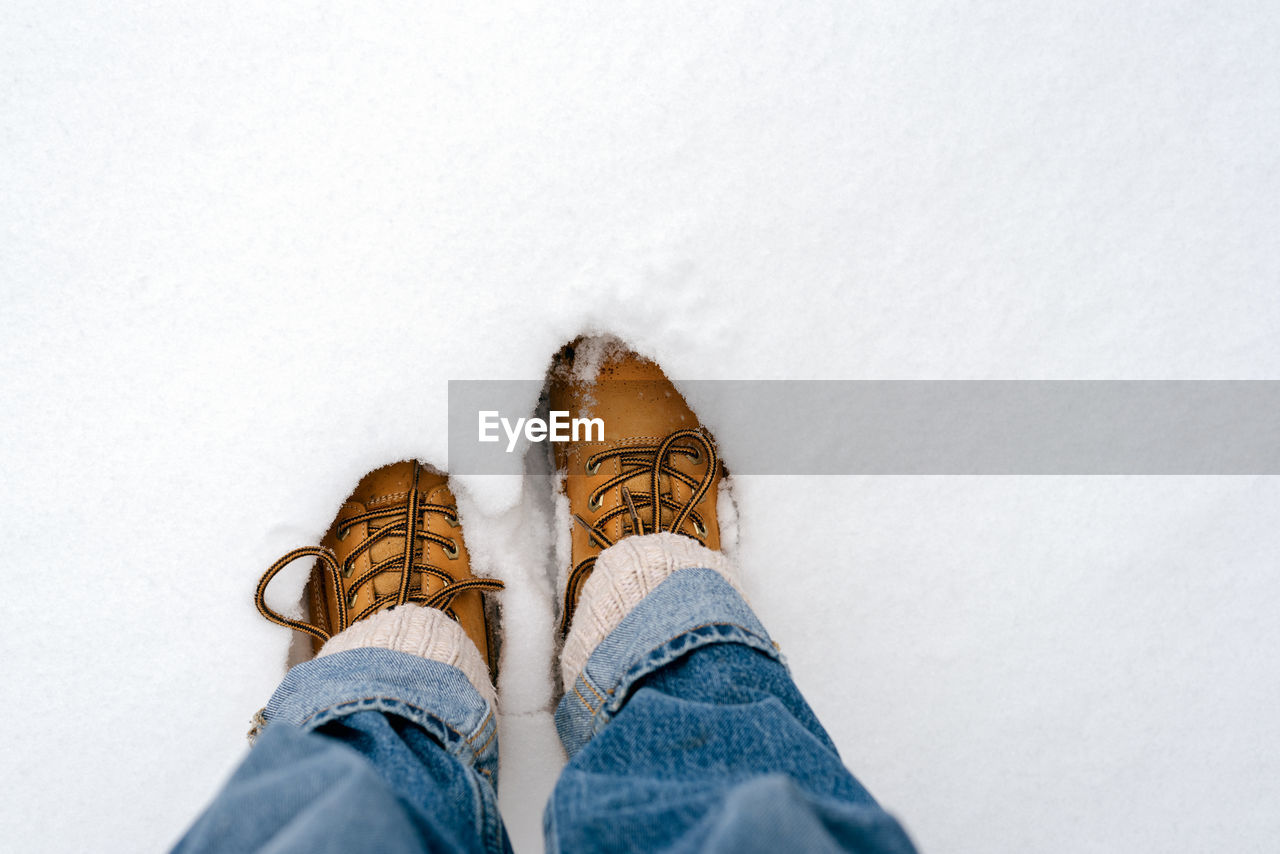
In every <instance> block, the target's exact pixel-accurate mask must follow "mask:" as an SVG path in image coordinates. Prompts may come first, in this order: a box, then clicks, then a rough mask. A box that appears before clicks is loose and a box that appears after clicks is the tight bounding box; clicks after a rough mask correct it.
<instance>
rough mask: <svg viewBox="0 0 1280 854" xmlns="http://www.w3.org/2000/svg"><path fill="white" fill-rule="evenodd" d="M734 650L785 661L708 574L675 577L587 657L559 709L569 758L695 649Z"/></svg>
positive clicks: (717, 577) (736, 599)
mask: <svg viewBox="0 0 1280 854" xmlns="http://www.w3.org/2000/svg"><path fill="white" fill-rule="evenodd" d="M716 643H738V644H742V645H744V646H749V647H751V648H753V649H757V650H760V651H761V652H763V653H764V654H765V655H768V656H769V657H771V658H774V659H776V660H777V661H779V662H782V656H781V654H780V653H779V652H778V647H777V645H776V644H775V643H774V642H773V641H772V640H771V639H770V637H769V634H768V632H766V631H765V630H764V626H763V625H761V624H760V620H759V618H757V617H756V615H755V613H754V612H753V611H752V610H751V607H750V606H749V605H747V603H746V600H744V599H743V598H742V596H741V595H739V593H738V592H737V591H736V590H734V589H733V587H732V586H731V585H730V584H729V583H728V582H727V581H725V579H724V576H722V575H721V574H720V573H718V572H716V571H715V570H713V569H681V570H677V571H676V572H674V573H672V575H671V576H670V577H668V578H667V579H666V580H665V581H663V582H662V583H661V584H659V585H658V586H657V587H656V588H654V590H653V592H652V593H650V594H649V595H647V596H645V598H644V599H642V600H640V604H639V605H637V606H636V607H635V608H633V609H632V610H631V613H629V614H627V616H625V617H623V619H622V622H621V623H619V624H618V627H617V628H616V629H614V630H613V631H612V632H610V633H609V635H608V636H607V637H606V638H605V639H604V641H602V642H601V644H600V645H599V646H598V647H596V649H595V651H594V652H592V653H591V655H590V657H588V658H587V664H586V666H585V667H584V668H583V669H582V673H580V674H579V675H578V678H577V679H576V680H574V683H573V685H572V686H570V687H569V689H568V690H567V691H566V693H565V695H564V697H563V698H562V699H561V700H560V705H559V706H558V707H557V708H556V730H557V731H558V732H559V734H560V740H561V742H563V744H564V748H565V750H566V751H567V752H568V754H569V756H571V757H572V756H573V755H574V754H575V753H577V752H578V751H579V750H581V749H582V748H583V747H585V746H586V744H587V742H588V741H590V740H591V738H592V737H593V736H595V734H596V733H598V732H600V730H602V729H604V727H605V726H606V725H607V724H608V723H609V721H611V720H612V719H613V717H614V716H615V715H617V714H618V712H619V711H621V709H622V707H623V705H624V704H625V703H626V701H627V697H628V696H629V694H630V693H631V690H632V689H633V688H634V686H635V685H636V683H637V682H639V681H640V680H641V679H643V678H644V677H645V676H647V675H649V674H650V673H653V672H654V671H655V670H658V669H660V668H662V667H665V666H666V665H668V664H670V663H671V662H673V661H675V660H676V659H678V658H680V657H681V656H683V655H685V654H687V653H690V652H692V651H693V650H695V649H698V648H699V647H703V646H708V645H710V644H716Z"/></svg>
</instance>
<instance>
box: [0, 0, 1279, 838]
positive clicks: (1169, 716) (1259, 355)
mask: <svg viewBox="0 0 1280 854" xmlns="http://www.w3.org/2000/svg"><path fill="white" fill-rule="evenodd" d="M0 38H2V39H3V50H0V80H2V81H3V83H0V92H2V93H3V94H2V95H0V200H3V202H2V203H0V518H2V519H3V520H4V541H5V543H6V544H7V546H8V559H7V560H6V561H5V566H6V567H7V573H6V580H7V584H6V595H5V596H3V597H0V660H3V662H4V677H3V679H2V680H0V684H2V685H3V688H2V689H0V691H3V694H2V695H0V704H2V705H3V708H4V709H5V713H4V727H5V732H6V738H5V739H4V740H3V744H0V767H3V768H4V769H5V773H4V780H3V783H0V839H3V840H5V841H4V843H3V847H5V848H7V849H10V848H11V849H12V850H21V851H68V850H96V851H137V850H156V849H160V848H163V847H164V846H166V845H168V844H170V843H171V842H172V841H174V840H175V839H176V838H177V836H178V835H179V834H180V833H181V832H182V831H183V830H184V828H185V827H186V826H187V825H188V824H189V823H190V821H191V820H192V819H193V818H194V816H195V815H196V813H197V812H198V811H199V810H200V809H201V808H202V806H203V805H204V804H205V803H206V802H207V800H208V799H209V798H210V797H211V796H212V794H213V793H214V792H215V791H216V790H217V788H218V787H219V786H220V785H221V783H222V781H223V780H224V779H225V777H226V775H227V774H228V773H230V771H231V769H232V768H233V767H234V766H235V764H236V762H237V761H238V760H239V759H240V758H241V756H242V755H243V752H244V750H245V749H246V746H245V742H244V739H243V734H244V732H245V730H246V729H247V727H248V721H249V717H250V715H251V714H252V713H253V712H254V711H255V710H256V709H257V708H259V707H260V706H261V705H262V704H263V702H264V701H265V699H266V697H267V696H268V695H269V693H270V692H271V690H272V689H273V688H274V687H275V685H276V683H277V681H278V680H279V678H280V676H281V674H282V670H283V667H284V662H285V660H286V655H287V654H288V648H289V644H290V638H289V636H288V632H286V631H285V630H283V629H280V628H278V627H276V626H272V625H270V624H268V623H267V622H266V621H264V620H262V619H261V618H260V617H259V616H258V615H257V613H256V612H255V610H254V608H253V605H252V596H253V590H254V585H255V583H256V581H257V578H258V576H259V574H260V573H261V572H262V570H263V569H264V568H265V567H266V566H268V565H269V564H270V563H271V562H272V561H273V560H274V559H275V558H276V557H278V556H279V555H280V554H282V553H283V552H284V551H286V550H287V549H289V548H291V547H293V546H296V545H303V544H309V543H312V542H314V541H315V540H316V539H318V537H319V536H320V534H321V533H322V532H323V531H324V529H325V528H326V527H327V526H328V524H329V521H330V519H331V518H332V515H333V513H334V511H335V510H336V509H337V507H338V504H339V502H340V501H341V500H342V498H343V497H345V495H346V494H347V492H348V490H349V489H350V487H351V486H352V485H353V484H354V483H355V481H356V480H357V479H358V478H359V477H360V476H361V475H362V474H364V473H365V472H366V471H368V470H369V469H371V468H373V467H375V466H378V465H381V464H383V463H386V462H389V461H392V460H397V459H402V458H407V457H417V458H419V459H422V460H424V461H427V462H433V463H436V464H443V463H444V462H445V461H446V460H445V453H446V447H445V425H446V413H445V406H446V400H447V398H446V392H447V386H446V382H447V380H449V379H484V378H496V379H535V380H536V379H541V377H542V376H543V375H544V372H545V371H546V368H547V366H548V364H549V360H550V357H551V355H552V354H553V353H554V352H555V351H556V349H557V348H559V347H560V346H561V345H562V344H563V343H565V342H566V341H568V340H569V339H571V338H573V337H574V336H576V335H578V334H580V333H582V332H588V331H599V332H610V333H613V334H616V335H618V336H621V337H622V338H623V339H625V340H626V341H628V342H630V343H631V344H632V345H634V346H635V347H637V348H638V349H640V350H641V351H642V352H644V353H646V354H648V355H651V356H654V357H655V358H657V359H658V360H659V361H660V362H661V363H662V364H663V366H664V367H665V368H666V369H667V371H668V373H669V374H670V375H672V376H673V377H676V378H677V379H707V378H733V379H752V378H759V379H772V378H836V379H844V378H847V379H855V378H876V379H897V378H929V379H989V378H1049V379H1062V378H1069V379H1086V378H1125V379H1148V378H1150V379H1159V378H1171V379H1183V378H1218V379H1231V378H1258V379H1274V378H1280V346H1278V345H1277V341H1278V340H1280V339H1278V335H1280V299H1278V298H1277V286H1278V285H1280V242H1277V240H1276V235H1277V234H1280V155H1278V154H1277V152H1280V118H1278V117H1280V13H1277V10H1276V8H1275V6H1274V5H1273V4H1266V3H1256V2H1245V0H1235V2H1233V1H1232V0H1227V2H1222V3H1213V4H1203V3H1201V4H1186V3H1178V4H1121V3H1110V2H1097V1H1096V0H1079V2H1071V3H1064V4H1056V5H1053V6H1052V7H1050V6H1049V5H1047V4H1031V3H1014V2H975V3H964V4H949V3H932V2H872V3H863V4H856V5H855V4H844V3H827V2H817V3H806V4H784V3H777V2H773V3H769V2H747V3H734V4H727V3H726V4H718V5H716V6H714V7H713V6H710V5H709V4H687V3H659V2H652V0H646V2H643V3H641V2H636V3H614V4H607V5H606V4H585V3H520V4H515V5H514V6H513V7H508V6H506V5H497V4H489V3H430V4H428V3H385V4H376V5H375V4H349V5H343V4H331V3H289V2H282V3H270V4H261V3H242V2H230V3H213V4H208V3H186V4H133V5H129V6H123V7H122V6H119V5H117V6H114V7H112V8H107V7H105V6H98V5H95V4H90V3H78V4H77V3H49V2H40V3H33V2H9V3H6V4H4V5H3V8H0ZM694 402H695V405H696V401H694ZM530 406H531V407H532V401H531V402H530ZM704 415H705V416H706V417H707V418H708V419H709V420H712V421H714V418H715V416H716V413H714V412H710V413H704ZM722 451H723V453H724V455H725V457H726V460H727V461H728V463H729V465H730V466H732V461H733V448H732V447H731V446H727V447H722ZM459 481H460V482H459V484H458V491H459V493H460V500H461V507H462V513H463V520H464V524H465V525H466V535H467V537H468V542H469V543H470V544H471V546H472V548H473V549H474V551H475V553H476V555H477V563H478V565H479V567H480V568H481V569H482V571H485V572H491V573H492V574H495V575H498V576H500V577H502V578H504V579H505V580H506V581H507V583H508V585H509V589H508V591H507V593H506V594H505V595H504V598H503V613H504V620H505V626H506V630H507V633H508V634H507V643H506V645H505V651H504V671H503V674H504V675H503V679H502V684H501V685H500V692H501V701H500V702H501V705H502V711H503V714H504V718H503V723H502V732H501V736H502V749H503V765H502V793H501V797H502V802H503V804H504V807H505V810H506V817H507V821H508V825H509V828H510V830H511V832H512V835H513V838H514V841H515V844H516V847H517V850H518V851H538V850H539V846H540V844H541V843H540V825H539V821H540V815H541V809H542V805H543V802H544V800H545V797H546V795H547V793H548V792H549V790H550V787H551V785H552V784H553V782H554V777H555V773H556V771H557V765H558V763H560V762H561V761H563V760H562V756H561V754H560V751H559V747H558V745H557V743H556V741H555V735H554V731H553V729H552V725H551V707H550V702H551V697H552V672H553V668H552V662H551V661H549V660H548V658H549V656H550V651H551V649H552V646H553V645H552V641H551V635H552V630H553V625H554V604H553V597H554V593H553V589H552V588H553V582H552V581H551V580H550V579H551V576H550V575H549V574H548V573H549V572H553V571H554V569H555V567H554V566H553V564H554V563H555V562H556V561H555V560H554V557H553V556H554V554H555V553H556V551H557V545H556V544H557V542H558V535H557V533H556V532H555V531H553V530H550V528H551V527H552V524H551V522H550V520H551V519H552V518H554V515H555V512H554V505H553V502H552V500H551V498H550V496H548V495H545V494H542V495H533V494H529V492H528V491H529V490H530V489H534V488H535V487H534V486H532V485H531V484H532V483H537V482H540V481H531V482H521V480H520V479H518V478H502V477H468V478H460V479H459ZM733 490H734V498H735V500H736V504H737V506H736V511H737V513H736V515H737V519H736V524H737V527H738V533H739V543H738V549H737V554H738V558H739V560H740V561H741V564H742V569H743V571H744V574H745V583H746V586H747V590H748V593H749V594H750V595H751V596H752V598H753V601H754V603H755V604H756V605H757V607H758V610H759V611H760V613H761V615H762V617H763V619H764V621H765V623H766V625H768V626H769V627H770V629H771V631H772V632H773V633H774V634H775V635H776V637H777V638H778V640H779V641H780V643H781V645H782V648H783V650H784V652H786V654H787V655H788V657H789V660H790V662H791V665H792V667H793V669H794V672H795V674H796V678H797V680H798V681H799V684H800V685H801V687H802V688H803V689H804V691H805V692H806V694H807V695H808V697H809V698H810V700H811V702H812V704H813V705H814V707H815V708H816V709H817V711H818V713H819V715H820V716H821V718H822V719H823V720H824V722H825V723H826V724H827V726H828V727H829V729H830V730H831V733H832V735H833V736H834V738H835V740H836V742H837V743H838V744H839V746H840V748H841V751H842V753H843V755H844V756H845V758H846V759H847V761H848V762H849V764H850V765H851V766H852V768H853V769H854V770H855V772H856V773H858V774H859V776H860V777H861V778H862V779H863V781H864V782H865V783H866V784H867V785H868V786H869V787H870V788H871V789H872V791H873V792H874V793H876V794H877V795H878V796H879V798H880V799H881V800H882V801H883V802H884V803H885V804H886V805H887V806H889V807H890V808H891V809H893V810H894V811H896V812H897V813H898V814H899V815H900V816H901V817H902V818H903V820H904V822H905V824H906V825H907V827H908V828H909V829H910V830H911V832H912V833H913V834H914V835H915V837H916V838H917V839H918V840H919V842H920V844H921V845H922V847H923V848H924V849H925V850H926V851H938V852H941V851H946V852H959V854H965V852H983V854H990V852H1023V851H1037V852H1047V853H1048V854H1052V852H1064V854H1065V852H1079V851H1117V852H1120V851H1126V852H1127V851H1133V850H1149V851H1165V852H1193V851H1204V850H1220V851H1233V852H1249V851H1271V850H1274V847H1275V839H1276V838H1277V837H1280V810H1277V809H1276V804H1277V803H1280V714H1278V711H1280V680H1278V679H1277V678H1276V665H1275V662H1276V660H1277V654H1280V620H1277V619H1276V618H1275V614H1276V605H1277V602H1280V573H1278V572H1276V566H1277V558H1280V524H1277V519H1280V484H1278V482H1277V479H1276V478H1274V477H1220V478H1218V477H1144V478H1138V477H1133V478H1122V477H900V478H898V477H821V478H800V477H794V478H782V477H775V478H764V477H737V478H735V482H734V484H733ZM296 569H297V575H299V576H300V575H301V574H302V571H303V568H302V567H301V566H299V567H297V568H296ZM282 581H283V579H282ZM286 583H287V582H286ZM294 583H295V584H296V583H297V579H296V578H295V579H294ZM282 590H283V588H282ZM279 598H280V599H282V600H287V598H288V596H287V591H284V593H282V595H281V596H280V597H279Z"/></svg>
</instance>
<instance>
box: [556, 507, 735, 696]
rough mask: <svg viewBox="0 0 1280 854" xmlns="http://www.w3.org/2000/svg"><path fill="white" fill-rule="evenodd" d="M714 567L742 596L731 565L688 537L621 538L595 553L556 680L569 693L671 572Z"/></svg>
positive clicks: (673, 535)
mask: <svg viewBox="0 0 1280 854" xmlns="http://www.w3.org/2000/svg"><path fill="white" fill-rule="evenodd" d="M699 568H701V569H713V570H715V571H716V572H718V573H720V574H721V575H722V576H724V578H725V580H726V581H728V582H729V584H731V585H732V586H733V588H734V589H735V590H738V591H739V592H741V589H740V588H739V586H738V583H737V579H736V578H735V577H734V572H733V567H732V565H731V564H730V563H729V561H728V560H727V559H726V558H725V556H724V555H723V554H721V553H720V552H717V551H712V550H711V549H708V548H706V547H705V546H703V545H701V544H699V543H698V542H696V541H695V540H692V539H690V538H689V537H685V536H681V535H680V534H672V533H669V532H666V531H663V532H660V533H657V534H645V535H644V536H636V537H626V538H625V539H622V540H619V541H618V542H616V543H614V544H613V545H612V546H610V547H609V548H607V549H605V550H604V551H602V552H601V553H600V557H598V558H596V563H595V566H594V567H593V568H592V570H591V576H590V577H589V578H588V579H587V583H586V584H584V585H583V586H582V593H581V595H580V596H579V597H578V607H577V608H576V609H575V611H574V614H573V623H572V624H571V625H570V626H569V634H568V636H567V637H565V640H564V649H563V651H562V652H561V653H560V678H561V680H562V682H563V684H564V686H565V690H566V691H567V690H569V686H571V685H573V683H574V680H576V679H577V678H578V674H579V673H581V672H582V668H583V667H585V666H586V664H587V659H588V658H590V657H591V653H592V652H594V651H595V648H596V647H597V646H599V645H600V643H601V641H603V640H604V639H605V638H606V637H607V636H608V635H609V633H610V632H612V631H613V630H614V629H616V628H617V627H618V624H619V623H621V622H622V618H623V617H625V616H626V615H627V614H629V613H631V609H632V608H634V607H635V606H636V605H639V604H640V600H641V599H643V598H644V597H645V596H647V595H648V594H649V593H650V592H651V591H652V590H654V589H655V588H656V587H657V586H658V585H659V584H661V583H662V582H663V581H665V580H666V579H667V577H668V576H670V575H671V574H672V573H674V572H677V571H678V570H681V569H699Z"/></svg>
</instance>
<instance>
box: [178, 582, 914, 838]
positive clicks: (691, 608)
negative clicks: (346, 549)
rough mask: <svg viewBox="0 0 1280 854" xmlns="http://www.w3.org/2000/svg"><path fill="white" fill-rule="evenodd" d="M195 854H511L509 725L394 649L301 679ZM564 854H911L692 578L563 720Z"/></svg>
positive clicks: (741, 625) (455, 680) (566, 706)
mask: <svg viewBox="0 0 1280 854" xmlns="http://www.w3.org/2000/svg"><path fill="white" fill-rule="evenodd" d="M265 717H266V720H267V726H266V728H265V730H264V731H263V733H262V735H261V737H260V738H259V740H258V743H257V744H256V745H255V747H254V748H253V750H252V751H251V752H250V753H249V756H248V757H247V758H246V759H245V761H244V762H243V763H242V764H241V766H240V767H239V768H238V769H237V770H236V772H235V773H234V775H232V777H231V779H230V780H229V781H228V782H227V784H226V786H225V787H224V788H223V790H222V791H221V793H219V794H218V796H217V797H216V798H215V800H214V801H213V803H212V804H211V805H210V806H209V807H208V809H207V810H206V811H205V813H204V814H203V815H202V816H201V817H200V818H199V819H197V821H196V823H195V824H194V825H193V826H192V828H191V829H190V830H189V831H188V832H187V834H186V836H185V837H183V839H182V840H181V841H180V842H179V843H178V846H177V848H176V849H175V850H177V851H180V852H196V851H220V852H221V851H237V852H238V851H273V852H276V851H279V852H286V851H290V852H291V851H298V852H306V854H319V852H326V851H334V852H338V851H342V852H349V851H353V850H354V851H379V852H392V854H399V852H421V851H433V852H434V851H491V852H492V851H509V850H510V843H509V842H508V841H507V836H506V832H505V830H504V829H503V825H502V820H501V818H500V817H499V815H498V809H497V795H496V790H497V784H498V780H497V766H498V740H497V727H496V723H495V720H494V713H493V709H491V708H489V705H488V703H486V702H485V701H484V700H483V699H482V698H481V697H480V695H479V694H478V693H477V692H476V691H475V689H474V688H472V686H471V685H470V683H468V682H467V680H466V678H465V677H464V676H463V675H462V673H461V671H459V670H457V669H455V668H453V667H450V666H448V665H445V664H440V663H438V662H434V661H428V660H426V659H421V658H417V657H415V656H410V655H405V654H403V653H398V652H389V651H386V650H379V649H357V650H350V651H347V652H342V653H337V654H335V655H331V656H326V657H324V658H320V659H316V660H313V661H308V662H304V663H302V664H299V665H298V666H297V667H294V668H293V669H292V670H290V671H289V673H288V675H287V676H286V677H285V679H284V682H283V683H282V684H281V686H280V688H279V689H278V690H277V691H276V692H275V694H274V695H273V696H272V698H271V701H270V703H269V704H268V706H267V709H266V712H265ZM556 727H557V729H558V730H559V733H560V737H561V740H562V741H563V742H564V746H565V750H566V751H567V752H568V754H569V757H570V759H569V763H568V765H567V766H566V767H565V769H564V771H563V773H562V774H561V777H560V780H559V781H558V782H557V784H556V787H555V790H554V792H553V794H552V797H551V802H550V803H549V804H548V805H547V808H546V813H545V816H544V825H545V831H546V845H547V850H548V851H552V852H560V851H563V852H573V854H579V852H584V854H587V853H589V852H595V851H646V852H650V851H671V852H676V851H717V852H719V851H724V852H730V851H731V852H751V851H762V852H763V851H768V852H775V851H856V852H911V851H914V850H915V849H914V848H913V847H912V845H911V842H910V841H909V840H908V838H907V835H906V834H905V832H904V831H903V830H902V828H901V827H900V826H899V824H898V823H897V822H896V821H895V820H894V819H893V818H892V817H890V816H889V815H888V814H887V813H885V812H884V811H883V810H882V809H881V808H880V807H879V806H878V805H877V804H876V802H875V800H874V799H873V798H872V797H871V795H870V794H868V792H867V791H866V789H864V788H863V787H862V785H861V784H859V783H858V781H857V780H856V779H854V777H853V775H852V774H850V773H849V771H848V770H847V769H846V768H845V767H844V765H843V763H842V762H841V761H840V757H839V755H838V754H837V753H836V749H835V746H834V745H833V744H832V743H831V739H830V738H828V736H827V734H826V732H825V731H824V730H823V729H822V726H821V725H820V724H819V723H818V721H817V719H816V718H815V717H814V715H813V712H812V711H811V710H810V709H809V707H808V705H807V704H806V703H805V701H804V699H803V698H802V697H801V696H800V693H799V691H798V690H797V689H796V687H795V684H794V683H793V682H792V681H791V677H790V676H789V675H788V673H787V670H786V667H785V665H784V664H783V662H782V660H781V658H780V656H779V654H778V652H777V649H776V647H775V646H774V644H773V642H772V641H771V640H770V639H769V636H768V634H767V633H766V632H765V630H764V627H763V626H761V625H760V622H759V620H758V619H757V618H756V616H755V614H754V613H752V611H751V609H750V608H749V607H748V606H747V604H746V602H744V601H743V600H742V598H741V597H740V596H739V595H738V594H737V593H736V592H735V591H734V590H733V588H732V587H730V586H729V585H728V584H727V583H725V581H724V580H723V579H722V578H721V577H720V576H719V575H718V574H717V573H715V572H713V571H712V570H709V569H686V570H681V571H679V572H676V573H675V574H674V575H672V576H671V577H670V578H668V579H667V580H666V581H664V582H663V583H662V584H661V585H660V586H659V587H658V588H657V589H656V590H654V591H653V592H652V593H651V594H649V596H647V597H646V598H645V599H644V600H643V601H642V602H641V603H640V604H639V605H638V606H637V607H636V608H635V609H634V610H633V611H632V612H631V613H630V614H628V615H627V617H626V618H625V619H624V620H623V621H622V623H621V624H620V625H619V626H618V628H617V629H615V630H614V631H613V632H612V633H611V634H610V635H609V636H608V637H607V638H606V639H605V640H604V642H603V643H602V644H601V645H600V646H599V647H598V648H597V649H596V650H595V652H594V653H592V655H591V657H590V658H589V659H588V661H587V665H586V667H585V668H584V670H583V673H582V675H581V676H580V677H579V678H578V680H577V681H576V683H575V684H574V685H573V686H572V688H571V690H569V692H568V693H567V694H566V695H565V697H564V698H563V699H562V700H561V702H560V705H559V707H558V709H557V710H556Z"/></svg>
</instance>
